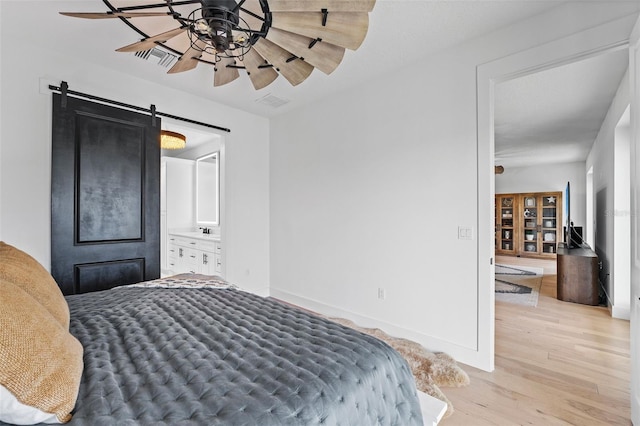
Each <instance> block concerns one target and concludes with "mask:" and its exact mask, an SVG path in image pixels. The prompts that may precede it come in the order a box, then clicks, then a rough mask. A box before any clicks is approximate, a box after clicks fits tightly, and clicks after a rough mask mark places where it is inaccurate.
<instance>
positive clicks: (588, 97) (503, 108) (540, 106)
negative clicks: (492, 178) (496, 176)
mask: <svg viewBox="0 0 640 426" xmlns="http://www.w3.org/2000/svg"><path fill="white" fill-rule="evenodd" d="M628 64H629V53H628V51H627V50H626V49H619V50H617V51H614V52H609V53H605V54H601V55H599V56H596V57H593V58H589V59H585V60H582V61H580V62H575V63H572V64H568V65H564V66H561V67H557V68H552V69H550V70H546V71H541V72H538V73H535V74H531V75H528V76H526V77H521V78H518V79H515V80H511V81H507V82H503V83H500V84H497V85H496V88H495V122H494V124H495V157H496V164H499V165H503V166H504V167H521V166H533V165H536V164H549V163H566V162H574V161H583V160H585V159H586V158H587V155H588V154H589V151H590V150H591V146H592V145H593V142H594V141H595V139H596V137H597V136H598V131H599V130H600V127H601V125H602V122H603V120H604V118H605V116H606V114H607V111H608V110H609V106H610V105H611V101H612V99H613V97H614V96H615V94H616V91H617V89H618V86H619V85H620V82H621V80H622V78H623V76H624V74H625V71H626V69H627V66H628Z"/></svg>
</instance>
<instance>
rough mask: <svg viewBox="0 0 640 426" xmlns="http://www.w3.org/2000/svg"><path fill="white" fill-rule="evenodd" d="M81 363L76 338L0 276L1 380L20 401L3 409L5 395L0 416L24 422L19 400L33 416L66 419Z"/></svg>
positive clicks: (31, 298)
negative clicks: (32, 411) (19, 408)
mask: <svg viewBox="0 0 640 426" xmlns="http://www.w3.org/2000/svg"><path fill="white" fill-rule="evenodd" d="M82 369H83V362H82V345H81V344H80V342H78V340H77V339H76V338H75V337H73V336H72V335H71V334H70V333H69V332H68V331H67V330H66V329H65V328H63V327H62V325H60V323H59V322H58V321H55V320H54V319H53V316H52V315H51V313H49V311H48V310H47V309H45V308H44V307H43V306H42V305H41V304H40V303H38V301H36V299H34V298H33V297H31V296H30V295H29V294H28V293H27V292H25V291H23V290H22V289H20V288H19V287H17V286H15V285H13V284H11V283H9V282H7V281H4V280H2V279H0V386H1V387H4V388H5V389H6V390H8V392H9V394H11V395H13V396H14V397H15V399H16V400H17V401H18V402H19V403H20V404H18V405H21V407H22V411H21V412H19V410H18V409H17V408H15V409H12V408H10V409H7V405H8V404H7V403H8V401H6V400H7V399H8V398H7V397H6V395H4V397H3V401H2V402H1V403H0V406H2V409H0V421H4V422H7V423H16V424H26V423H25V422H24V420H23V418H24V415H25V414H24V412H23V411H24V410H23V409H24V406H26V407H27V408H32V409H33V410H34V412H35V414H32V416H31V417H30V418H35V419H38V421H43V420H42V415H46V414H49V415H51V414H53V415H54V416H55V417H54V418H53V420H54V421H55V420H56V419H57V420H58V421H59V422H63V423H64V422H67V421H69V419H71V414H70V413H71V410H73V407H74V406H75V403H76V398H77V396H78V389H79V387H80V377H81V376H82ZM9 406H10V405H9ZM10 407H11V406H10ZM36 414H37V415H36ZM20 416H23V418H21V417H20ZM38 416H40V417H38ZM19 422H20V423H19ZM36 422H37V421H36Z"/></svg>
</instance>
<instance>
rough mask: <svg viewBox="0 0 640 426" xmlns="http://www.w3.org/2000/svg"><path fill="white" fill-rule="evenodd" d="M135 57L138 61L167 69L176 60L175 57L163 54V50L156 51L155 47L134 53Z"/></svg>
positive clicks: (166, 53)
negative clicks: (141, 60) (142, 60)
mask: <svg viewBox="0 0 640 426" xmlns="http://www.w3.org/2000/svg"><path fill="white" fill-rule="evenodd" d="M135 55H136V56H137V57H138V58H140V59H144V60H145V61H149V62H152V63H154V64H158V65H160V66H161V67H164V68H169V67H170V66H172V65H173V63H174V62H175V61H176V60H177V59H178V57H177V56H176V55H174V54H172V53H169V52H165V51H164V50H161V49H158V48H157V47H154V48H153V49H149V50H143V51H141V52H136V53H135Z"/></svg>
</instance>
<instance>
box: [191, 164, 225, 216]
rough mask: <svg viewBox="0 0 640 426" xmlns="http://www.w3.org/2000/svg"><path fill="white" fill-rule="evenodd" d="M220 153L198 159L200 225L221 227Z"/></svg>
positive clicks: (197, 190)
mask: <svg viewBox="0 0 640 426" xmlns="http://www.w3.org/2000/svg"><path fill="white" fill-rule="evenodd" d="M219 211H220V152H213V153H210V154H207V155H204V156H202V157H200V158H198V159H196V221H197V222H198V224H199V225H215V226H217V225H219V222H220V220H219Z"/></svg>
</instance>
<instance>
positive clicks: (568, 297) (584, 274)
mask: <svg viewBox="0 0 640 426" xmlns="http://www.w3.org/2000/svg"><path fill="white" fill-rule="evenodd" d="M556 262H557V268H558V283H557V289H558V296H557V297H558V299H559V300H564V301H565V302H574V303H582V304H584V305H597V304H598V303H599V287H600V284H599V280H598V255H597V254H596V253H595V252H594V251H593V250H592V249H591V247H589V245H588V244H581V245H579V246H577V247H575V248H567V245H566V243H559V244H558V256H557V258H556Z"/></svg>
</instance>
